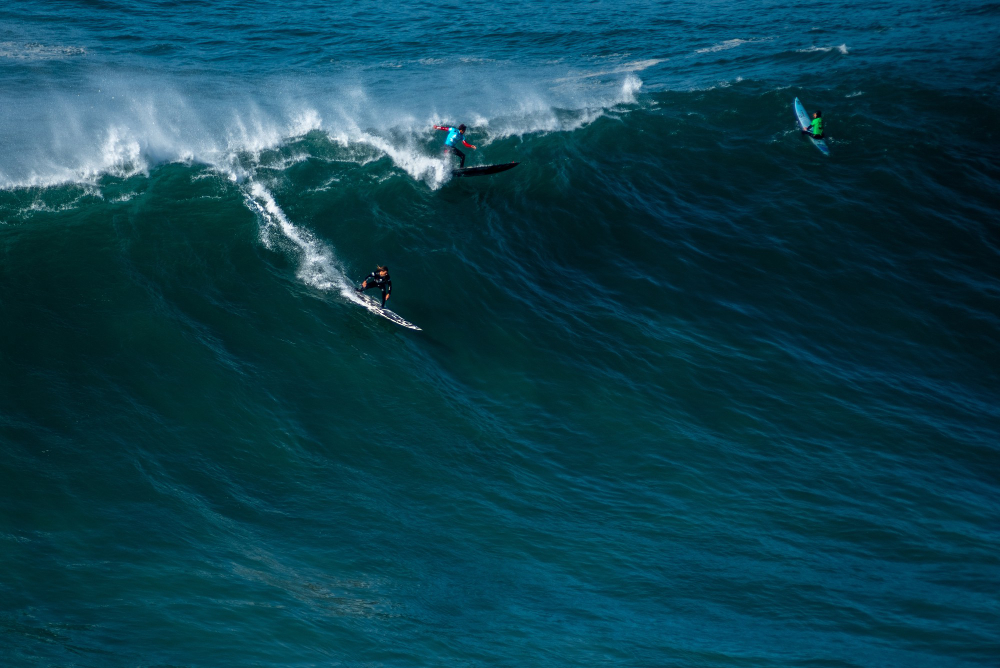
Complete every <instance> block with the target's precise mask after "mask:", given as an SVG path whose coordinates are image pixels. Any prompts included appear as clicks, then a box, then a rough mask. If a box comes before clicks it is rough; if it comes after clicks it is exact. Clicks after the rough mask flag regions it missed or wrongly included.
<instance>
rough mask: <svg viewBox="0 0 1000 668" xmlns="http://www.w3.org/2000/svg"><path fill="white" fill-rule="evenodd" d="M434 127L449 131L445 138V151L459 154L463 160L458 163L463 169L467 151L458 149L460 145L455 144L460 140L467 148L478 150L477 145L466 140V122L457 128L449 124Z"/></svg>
mask: <svg viewBox="0 0 1000 668" xmlns="http://www.w3.org/2000/svg"><path fill="white" fill-rule="evenodd" d="M434 129H435V130H444V131H445V132H447V133H448V136H447V137H445V139H444V152H445V153H454V154H455V155H457V156H458V157H459V159H460V160H461V162H459V164H458V168H459V169H462V168H463V167H465V153H463V152H462V151H460V150H458V147H457V146H455V143H456V142H458V141H460V142H462V144H463V145H464V146H465V147H466V148H471V149H472V150H473V151H475V150H476V147H475V146H473V145H472V144H470V143H469V142H467V141H465V124H464V123H462V124H460V125H459V126H458V127H457V128H453V127H451V126H448V125H435V126H434Z"/></svg>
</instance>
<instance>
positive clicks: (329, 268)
mask: <svg viewBox="0 0 1000 668" xmlns="http://www.w3.org/2000/svg"><path fill="white" fill-rule="evenodd" d="M245 198H246V202H247V206H248V207H249V208H250V210H251V211H255V212H256V213H258V214H259V215H260V217H261V220H262V221H263V223H264V225H263V227H262V228H261V241H262V242H263V243H264V245H265V246H267V247H268V248H273V244H272V238H273V236H274V234H276V233H277V234H280V235H281V237H282V238H283V239H285V240H287V241H288V242H291V244H292V250H293V252H294V253H296V254H297V255H298V256H299V268H298V271H296V272H295V275H296V276H297V277H298V279H299V280H300V281H302V282H303V283H305V284H306V285H309V286H311V287H314V288H316V289H318V290H337V291H338V292H340V294H341V295H343V296H344V297H346V298H347V299H350V300H351V301H354V302H358V303H361V300H360V299H359V298H358V296H357V293H356V292H355V290H354V286H353V285H352V284H351V282H350V281H349V280H348V278H347V275H346V274H345V273H344V271H343V269H342V268H341V266H340V262H339V261H338V260H337V258H336V256H335V255H334V254H333V250H332V249H330V248H329V247H328V246H327V245H326V244H324V243H323V242H322V241H320V240H318V239H317V238H316V237H315V236H313V234H312V233H311V232H309V231H308V230H304V229H302V228H300V227H298V226H296V225H295V224H294V223H292V221H290V220H289V219H288V216H286V215H285V212H284V211H282V210H281V207H280V206H278V203H277V202H276V201H275V199H274V196H273V195H272V194H271V193H270V191H268V189H267V188H265V187H264V186H263V185H261V184H260V183H257V182H252V183H251V184H250V191H249V193H245Z"/></svg>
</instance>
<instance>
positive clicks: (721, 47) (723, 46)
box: [695, 39, 750, 53]
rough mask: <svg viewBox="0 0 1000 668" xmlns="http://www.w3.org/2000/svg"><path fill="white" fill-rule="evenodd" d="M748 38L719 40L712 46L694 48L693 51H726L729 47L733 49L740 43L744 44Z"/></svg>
mask: <svg viewBox="0 0 1000 668" xmlns="http://www.w3.org/2000/svg"><path fill="white" fill-rule="evenodd" d="M749 41H750V40H748V39H727V40H726V41H725V42H720V43H719V44H715V45H713V46H709V47H706V48H704V49H696V50H695V53H715V52H717V51H728V50H729V49H735V48H736V47H738V46H740V45H741V44H746V43H747V42H749Z"/></svg>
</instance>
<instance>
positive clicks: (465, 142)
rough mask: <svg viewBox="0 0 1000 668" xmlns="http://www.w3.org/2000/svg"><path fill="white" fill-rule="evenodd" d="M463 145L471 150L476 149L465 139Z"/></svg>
mask: <svg viewBox="0 0 1000 668" xmlns="http://www.w3.org/2000/svg"><path fill="white" fill-rule="evenodd" d="M462 143H463V144H465V145H466V146H468V147H469V148H475V146H473V145H472V144H470V143H469V142H467V141H465V140H464V139H463V140H462Z"/></svg>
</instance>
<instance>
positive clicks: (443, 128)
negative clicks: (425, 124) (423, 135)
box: [434, 125, 451, 131]
mask: <svg viewBox="0 0 1000 668" xmlns="http://www.w3.org/2000/svg"><path fill="white" fill-rule="evenodd" d="M434 129H435V130H445V131H447V130H451V128H446V127H444V126H443V125H435V126H434Z"/></svg>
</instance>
